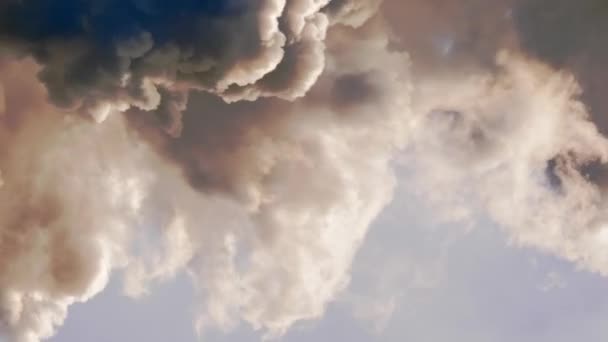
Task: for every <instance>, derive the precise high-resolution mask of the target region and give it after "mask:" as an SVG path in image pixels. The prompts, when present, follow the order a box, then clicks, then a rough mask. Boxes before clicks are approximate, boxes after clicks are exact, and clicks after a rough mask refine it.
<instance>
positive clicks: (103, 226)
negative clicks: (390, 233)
mask: <svg viewBox="0 0 608 342" xmlns="http://www.w3.org/2000/svg"><path fill="white" fill-rule="evenodd" d="M0 70H1V72H0V74H1V76H0V80H1V82H2V84H3V85H5V86H4V87H3V88H4V89H5V90H4V94H3V97H4V98H5V105H4V111H3V114H2V116H0V120H1V125H0V141H1V143H2V146H5V147H6V148H4V149H2V153H1V154H0V170H2V173H1V175H2V186H1V187H0V259H1V260H2V261H1V262H0V332H2V333H6V334H8V338H10V340H11V341H13V340H15V341H37V340H38V339H39V338H43V337H49V336H51V334H52V333H53V332H54V328H55V326H56V325H58V324H60V323H61V322H62V321H63V319H64V318H65V316H66V313H67V308H68V306H69V305H70V304H72V303H74V302H75V301H83V300H86V299H88V298H90V297H91V296H92V295H94V294H96V293H97V292H99V291H100V290H101V289H102V288H103V287H104V286H105V283H106V282H107V279H108V277H109V273H110V271H111V269H112V268H113V265H118V264H120V263H126V261H127V260H126V256H127V254H126V253H127V252H128V250H127V249H126V247H127V245H126V242H127V238H128V232H129V227H132V226H134V225H135V223H136V218H137V217H136V215H135V214H136V212H137V210H138V208H139V205H140V202H141V199H142V193H141V192H140V186H142V185H143V184H142V183H141V182H142V181H143V179H144V177H142V176H143V175H142V173H141V172H140V171H139V170H137V169H135V168H134V166H135V164H134V160H135V159H136V158H137V154H138V153H137V149H135V148H134V146H130V145H129V144H127V143H126V139H125V137H126V131H125V130H124V129H121V128H120V127H121V126H120V125H117V123H116V122H114V121H113V122H108V124H107V125H105V126H96V127H92V126H90V125H82V123H81V122H78V121H73V120H70V119H69V117H66V116H65V115H64V114H62V113H59V112H57V111H56V109H54V108H53V107H51V106H49V105H48V104H46V101H45V99H44V89H43V88H42V86H41V85H40V84H39V83H37V82H36V81H35V78H34V74H33V71H34V70H35V66H34V65H33V63H16V62H6V61H2V62H1V66H0ZM27 75H29V77H28V76H27ZM126 150H130V151H131V152H130V153H128V154H125V153H124V152H123V151H126Z"/></svg>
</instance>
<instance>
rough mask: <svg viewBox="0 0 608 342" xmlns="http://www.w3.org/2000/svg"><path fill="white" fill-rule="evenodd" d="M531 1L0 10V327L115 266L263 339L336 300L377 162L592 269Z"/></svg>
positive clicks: (6, 6) (463, 215)
mask: <svg viewBox="0 0 608 342" xmlns="http://www.w3.org/2000/svg"><path fill="white" fill-rule="evenodd" d="M528 3H530V4H528ZM531 3H532V1H525V0H522V1H518V2H512V1H509V0H505V1H499V2H493V4H492V6H490V5H489V4H488V3H487V1H481V0H467V1H456V0H429V1H422V0H410V1H398V0H385V1H384V2H382V1H379V0H378V1H364V0H332V1H330V0H318V1H315V0H257V1H240V0H230V1H190V0H177V1H172V2H166V1H160V0H159V1H156V0H129V1H117V0H105V1H102V0H99V1H89V2H86V3H83V2H81V1H76V0H74V1H72V0H70V1H50V0H38V1H34V0H20V1H18V0H7V1H4V2H2V4H0V53H3V54H4V55H5V57H4V59H3V60H2V63H1V64H0V89H1V90H2V91H0V113H2V114H1V115H0V144H2V146H6V148H5V149H2V150H0V170H1V180H2V184H3V185H2V187H0V332H2V333H4V334H5V335H7V336H8V337H9V338H11V340H16V341H38V340H40V339H42V338H45V337H48V336H50V335H52V334H53V333H54V331H55V329H56V328H57V327H58V326H59V325H61V323H62V322H63V320H64V319H65V317H66V314H67V310H68V307H69V305H70V304H72V303H74V302H79V301H86V300H87V299H89V298H90V297H91V296H93V295H95V294H96V293H98V292H99V291H101V290H102V289H103V287H104V286H105V285H106V283H107V281H108V278H109V277H110V275H111V274H113V271H119V270H122V271H123V274H124V278H125V291H126V293H127V294H129V295H131V296H141V295H145V294H146V292H147V291H150V290H152V288H153V287H154V285H155V283H156V282H162V281H163V280H165V279H168V278H171V277H173V276H175V275H176V274H177V273H179V272H184V271H186V272H188V273H189V274H190V275H191V278H192V279H193V282H194V284H195V287H196V289H197V291H198V294H199V296H200V301H199V303H200V309H201V310H200V311H199V313H200V315H199V317H198V320H197V323H198V326H197V327H198V328H199V329H200V330H201V332H204V330H205V329H208V328H220V329H230V328H231V327H233V326H235V325H237V324H239V323H240V322H242V321H244V322H247V323H248V324H250V325H251V326H252V327H253V328H255V329H257V330H260V331H262V332H264V333H266V334H268V336H278V335H281V334H282V333H284V332H285V331H286V329H288V328H289V327H290V326H292V325H293V324H294V323H295V322H297V321H300V320H304V319H313V318H317V317H319V316H320V315H322V313H323V311H324V309H325V307H326V306H327V304H328V303H329V302H330V301H331V300H332V299H333V298H335V296H336V295H337V294H338V293H339V292H340V291H341V290H343V289H344V287H345V286H347V284H348V281H349V268H350V266H351V262H352V259H353V257H354V254H355V253H356V251H357V249H358V247H359V246H360V244H361V243H363V241H364V239H365V235H366V232H367V230H368V227H369V225H370V223H371V222H372V221H373V219H374V218H375V216H376V215H377V214H378V213H379V212H380V211H381V210H382V208H383V207H384V206H385V205H386V204H387V203H388V202H389V201H390V199H391V195H392V190H393V187H394V182H395V179H394V176H393V171H392V168H391V164H392V162H393V161H394V160H395V159H396V157H397V156H400V157H401V158H400V160H405V161H406V162H407V167H408V168H410V169H411V170H412V171H413V174H414V176H413V177H412V178H411V179H410V180H409V181H411V182H412V183H413V184H415V185H416V186H417V187H418V189H420V190H421V192H422V193H423V194H425V195H426V197H427V198H428V200H429V201H430V202H431V203H433V204H435V205H436V208H437V215H438V216H446V217H449V218H451V219H458V220H475V218H476V217H478V216H487V217H490V218H491V219H493V220H494V221H495V222H497V223H499V224H500V225H502V226H503V227H504V228H505V230H506V231H507V232H509V233H510V236H511V237H512V238H513V241H515V242H517V243H519V244H522V245H526V246H532V247H536V248H541V249H542V250H545V251H547V252H550V253H554V254H556V255H559V256H561V257H564V258H567V259H569V260H572V261H575V262H578V263H579V264H580V265H582V266H584V267H587V268H588V269H591V270H594V271H599V272H602V273H607V272H608V270H607V269H606V266H605V265H606V264H607V263H606V261H607V260H606V258H608V256H606V253H605V252H603V251H604V250H605V245H606V244H607V243H608V242H607V240H606V232H605V230H606V228H605V227H606V223H607V222H606V217H604V214H603V211H604V207H605V205H606V204H605V203H606V202H605V197H606V187H605V185H606V183H605V182H606V171H605V167H604V165H605V164H606V163H607V162H608V160H607V158H608V155H607V154H608V141H607V140H606V138H605V137H604V136H603V135H602V134H601V132H603V131H601V132H600V131H598V128H597V127H596V122H599V121H598V120H597V118H596V115H595V114H594V115H593V116H591V115H590V113H589V110H588V108H587V107H586V106H585V104H586V101H588V97H587V94H588V89H587V87H586V84H587V83H586V81H585V77H584V76H579V74H578V73H577V72H576V71H577V70H578V69H576V68H570V64H569V63H570V62H569V60H568V61H567V62H559V57H556V56H555V55H554V53H553V52H547V53H545V52H544V48H543V47H539V46H537V45H536V44H534V43H531V42H532V41H534V40H535V39H540V40H541V41H545V38H543V35H545V34H547V35H550V32H549V33H545V32H541V33H538V34H537V32H536V31H535V28H534V27H531V26H530V25H529V22H528V20H530V22H534V20H533V19H530V18H535V16H537V15H538V14H539V13H540V12H542V11H541V10H540V7H536V6H540V5H538V4H539V3H542V1H541V2H538V1H537V2H534V3H535V4H537V5H531ZM560 3H561V2H560ZM563 3H564V4H565V2H563ZM581 3H582V4H587V3H591V1H588V2H581ZM564 6H566V5H563V6H562V5H560V6H558V7H559V8H562V9H563V8H565V7H564ZM573 6H574V5H573ZM581 6H583V5H581ZM575 7H576V6H575ZM583 7H584V6H583ZM480 13H484V15H483V16H481V15H480ZM585 13H587V12H585ZM581 15H582V14H581ZM34 23H36V24H34ZM590 23H592V21H591V22H590ZM590 25H591V24H590ZM537 37H540V38H537ZM590 39H592V38H590ZM581 49H583V48H581ZM585 51H586V52H587V53H589V54H592V55H593V56H597V52H596V51H595V50H594V49H590V50H585ZM594 58H599V57H594ZM598 61H599V59H598ZM564 67H568V68H570V70H561V68H564ZM571 72H574V74H571ZM573 75H574V76H573ZM36 76H37V77H38V79H36ZM578 78H580V79H582V82H581V83H579V79H578ZM24 94H27V96H26V95H24ZM591 108H592V109H593V108H595V107H594V106H593V105H592V106H591ZM120 112H123V113H122V115H119V114H120ZM82 114H84V115H82ZM88 116H92V117H93V118H94V119H95V120H93V121H98V123H95V122H93V121H92V120H86V118H87V117H88ZM592 119H593V120H592ZM601 127H602V126H601V125H600V128H601ZM399 151H401V152H399Z"/></svg>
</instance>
